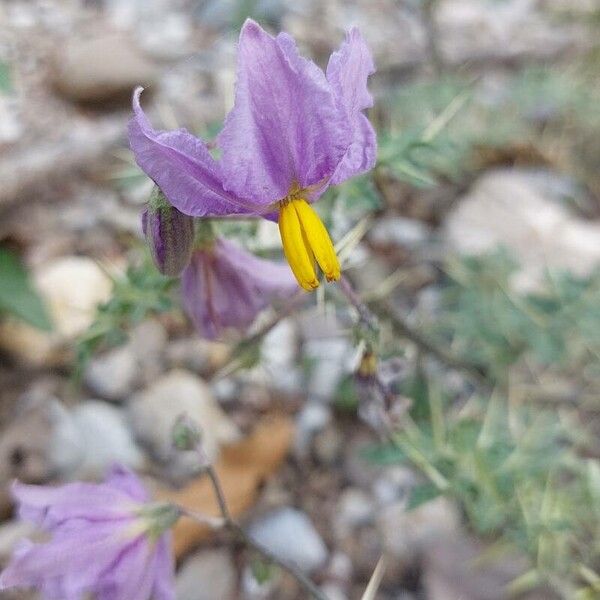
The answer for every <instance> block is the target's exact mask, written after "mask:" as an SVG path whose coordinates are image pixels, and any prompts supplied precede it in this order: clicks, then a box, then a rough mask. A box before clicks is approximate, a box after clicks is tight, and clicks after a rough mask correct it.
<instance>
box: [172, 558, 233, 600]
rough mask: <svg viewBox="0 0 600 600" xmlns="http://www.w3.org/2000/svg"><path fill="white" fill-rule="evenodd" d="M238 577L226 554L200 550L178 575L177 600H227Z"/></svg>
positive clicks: (230, 559) (231, 596) (188, 560)
mask: <svg viewBox="0 0 600 600" xmlns="http://www.w3.org/2000/svg"><path fill="white" fill-rule="evenodd" d="M236 584H237V573H236V570H235V566H234V564H233V560H232V558H231V555H230V554H229V552H228V551H227V550H224V549H217V550H202V551H201V552H198V553H197V554H194V555H192V556H191V557H190V558H188V559H187V560H186V561H185V562H184V563H183V566H182V567H181V569H180V570H179V573H178V574H177V582H176V592H177V600H217V599H219V600H221V599H222V600H229V599H230V598H233V597H234V593H235V589H236Z"/></svg>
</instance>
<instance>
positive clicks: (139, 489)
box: [106, 464, 150, 502]
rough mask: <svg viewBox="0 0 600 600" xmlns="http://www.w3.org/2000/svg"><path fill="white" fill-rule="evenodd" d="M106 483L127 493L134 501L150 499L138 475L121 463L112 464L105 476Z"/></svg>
mask: <svg viewBox="0 0 600 600" xmlns="http://www.w3.org/2000/svg"><path fill="white" fill-rule="evenodd" d="M106 485H108V486H110V487H111V488H113V489H115V490H119V491H121V492H123V493H124V494H127V495H128V496H129V497H130V498H131V499H132V500H135V501H136V502H147V501H148V500H149V499H150V495H149V494H148V492H147V490H146V488H145V487H144V486H143V485H142V482H141V481H140V479H139V477H138V476H137V475H136V474H135V473H134V472H133V471H132V470H131V469H128V468H127V467H125V466H123V465H118V464H117V465H113V467H112V468H111V470H110V471H109V472H108V475H107V476H106Z"/></svg>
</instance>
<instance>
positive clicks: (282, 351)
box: [260, 319, 302, 392]
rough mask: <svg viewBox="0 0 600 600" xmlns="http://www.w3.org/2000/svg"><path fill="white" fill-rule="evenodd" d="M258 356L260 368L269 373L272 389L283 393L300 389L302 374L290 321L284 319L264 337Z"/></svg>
mask: <svg viewBox="0 0 600 600" xmlns="http://www.w3.org/2000/svg"><path fill="white" fill-rule="evenodd" d="M260 354H261V361H260V364H261V368H262V369H264V370H265V371H266V372H267V373H269V375H270V379H271V380H272V385H273V387H275V388H277V389H280V390H283V391H285V392H295V391H298V390H299V389H300V387H301V385H302V372H301V370H300V369H299V368H298V361H297V360H296V358H297V354H298V335H297V329H296V325H295V323H294V322H293V320H292V319H284V320H283V321H281V322H280V323H278V324H277V326H275V327H274V328H273V329H272V330H271V331H270V332H269V333H268V334H267V335H266V336H265V338H264V340H263V342H262V345H261V350H260Z"/></svg>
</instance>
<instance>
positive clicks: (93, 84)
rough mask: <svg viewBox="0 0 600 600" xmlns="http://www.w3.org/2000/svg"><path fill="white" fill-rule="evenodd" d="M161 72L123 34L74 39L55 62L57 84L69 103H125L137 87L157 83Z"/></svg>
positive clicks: (95, 35) (69, 40) (99, 34)
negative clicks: (114, 101)
mask: <svg viewBox="0 0 600 600" xmlns="http://www.w3.org/2000/svg"><path fill="white" fill-rule="evenodd" d="M156 76H157V69H156V67H155V66H154V65H153V64H152V63H151V62H150V61H148V59H147V58H146V57H145V56H144V55H143V54H142V52H140V50H139V49H138V48H137V47H136V46H135V44H134V43H133V41H132V38H131V36H129V35H124V34H121V33H113V32H108V33H107V32H101V33H95V34H94V35H92V36H88V37H77V36H70V37H68V38H67V39H66V41H65V44H64V45H62V46H61V47H60V49H59V52H58V54H57V56H56V58H55V76H54V84H55V86H56V87H57V88H58V89H59V90H60V92H61V93H62V94H63V95H64V96H65V97H66V98H68V99H70V100H75V101H77V102H103V101H106V100H111V99H113V98H119V99H121V98H122V97H123V96H125V95H127V94H130V93H131V90H132V88H134V87H135V86H136V85H139V84H144V85H149V84H151V83H153V82H154V81H155V80H156Z"/></svg>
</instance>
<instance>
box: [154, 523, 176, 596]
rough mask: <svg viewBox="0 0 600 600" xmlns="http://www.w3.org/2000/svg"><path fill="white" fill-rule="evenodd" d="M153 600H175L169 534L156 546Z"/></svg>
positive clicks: (173, 566) (173, 562)
mask: <svg viewBox="0 0 600 600" xmlns="http://www.w3.org/2000/svg"><path fill="white" fill-rule="evenodd" d="M152 599H153V600H175V561H174V560H173V553H172V551H171V534H170V532H169V533H166V534H164V535H163V536H162V537H161V538H160V540H159V541H158V543H157V546H156V567H155V569H154V588H153V590H152Z"/></svg>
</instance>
